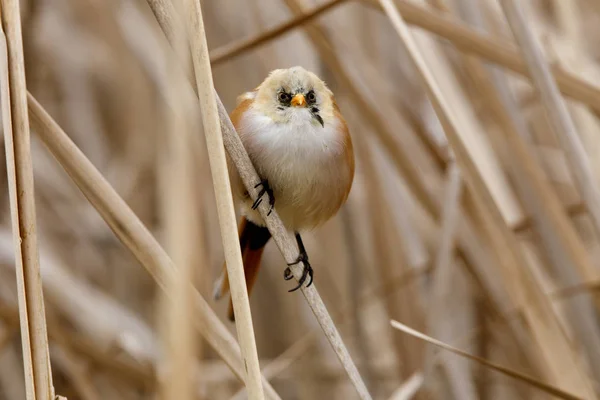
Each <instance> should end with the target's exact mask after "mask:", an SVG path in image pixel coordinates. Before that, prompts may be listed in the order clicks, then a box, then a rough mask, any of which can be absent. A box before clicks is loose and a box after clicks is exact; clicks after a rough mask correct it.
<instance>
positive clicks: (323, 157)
mask: <svg viewBox="0 0 600 400" xmlns="http://www.w3.org/2000/svg"><path fill="white" fill-rule="evenodd" d="M339 128H340V127H339V126H338V125H337V120H335V119H333V121H332V122H329V123H325V126H324V127H323V126H321V125H320V124H319V123H318V122H317V121H316V120H315V119H314V118H313V117H312V116H311V115H310V113H309V111H308V110H305V109H303V110H297V111H296V112H295V113H293V115H292V116H291V119H290V121H289V122H286V123H277V122H274V121H273V120H272V119H271V118H269V117H267V116H265V115H262V114H261V113H259V112H257V111H254V110H248V112H246V113H245V114H244V117H243V118H242V120H241V121H240V124H239V127H238V132H239V134H240V137H241V139H242V142H243V143H244V146H245V147H246V150H247V151H248V154H249V155H250V158H251V159H252V162H253V164H254V166H255V167H256V169H257V172H258V173H259V174H260V175H261V177H262V178H266V179H268V180H269V184H270V185H271V187H272V188H273V192H274V196H275V207H276V209H277V212H278V213H279V216H280V217H281V219H282V220H283V223H284V225H286V227H287V228H288V229H290V230H299V229H303V228H312V227H315V226H317V225H319V224H320V223H322V222H324V221H326V220H327V219H329V218H330V217H331V216H332V215H333V214H335V212H336V211H337V208H338V207H339V205H340V203H341V201H342V199H343V197H344V196H345V195H346V192H347V189H348V185H349V184H350V183H351V179H352V177H351V176H350V175H351V174H350V170H349V166H348V165H347V162H346V158H345V154H344V151H345V149H344V137H343V135H341V134H340V132H339V130H338V129H339ZM250 204H251V201H249V200H247V201H245V202H244V207H243V212H244V214H246V216H247V217H248V218H249V219H250V220H252V221H254V222H256V223H262V219H260V216H258V213H256V212H253V211H252V210H251V209H250V207H249V205H250Z"/></svg>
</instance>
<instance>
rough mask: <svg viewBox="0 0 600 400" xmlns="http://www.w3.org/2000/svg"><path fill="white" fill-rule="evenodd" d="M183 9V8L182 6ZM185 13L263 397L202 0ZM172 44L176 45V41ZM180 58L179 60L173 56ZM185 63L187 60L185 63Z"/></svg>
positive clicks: (247, 345)
mask: <svg viewBox="0 0 600 400" xmlns="http://www.w3.org/2000/svg"><path fill="white" fill-rule="evenodd" d="M182 11H184V10H183V9H182ZM185 13H186V14H187V17H188V18H187V19H186V23H185V25H186V27H187V34H188V38H189V41H190V50H191V54H192V61H193V65H194V72H195V76H196V87H197V94H198V97H199V99H200V110H201V111H202V124H203V126H204V137H205V138H206V146H207V150H208V159H209V162H210V171H211V175H212V180H213V188H214V191H215V198H216V203H217V213H218V216H219V225H220V228H221V240H222V242H223V250H224V252H225V262H226V265H227V278H228V281H229V290H230V293H231V300H232V302H233V309H234V312H235V327H236V330H237V335H238V341H239V343H240V348H241V350H242V358H243V360H244V366H245V369H246V379H245V382H246V390H247V391H248V397H249V398H250V399H251V400H260V399H263V398H264V393H263V389H262V384H261V374H260V365H259V363H258V353H257V350H256V341H255V338H254V327H253V325H252V314H251V312H250V301H249V299H248V290H247V288H246V279H245V277H244V265H243V263H242V251H241V249H240V243H239V237H238V228H237V221H236V215H235V209H234V205H233V194H232V192H231V184H230V182H229V172H228V170H227V158H226V155H225V148H224V147H223V137H222V136H221V127H220V120H219V113H218V109H217V103H216V101H215V96H216V92H215V90H214V87H213V79H212V71H211V68H210V60H209V58H208V44H207V43H206V34H205V32H204V21H203V17H202V7H201V5H200V0H188V1H187V3H186V8H185ZM173 46H174V47H175V48H176V47H177V43H174V44H173ZM174 62H177V60H174ZM184 65H185V64H184Z"/></svg>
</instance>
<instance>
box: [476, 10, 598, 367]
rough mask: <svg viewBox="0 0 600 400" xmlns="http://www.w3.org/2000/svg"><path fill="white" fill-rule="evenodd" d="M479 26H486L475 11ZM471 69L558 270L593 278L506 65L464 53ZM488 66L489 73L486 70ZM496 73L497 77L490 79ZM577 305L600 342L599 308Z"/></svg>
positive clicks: (587, 331)
mask: <svg viewBox="0 0 600 400" xmlns="http://www.w3.org/2000/svg"><path fill="white" fill-rule="evenodd" d="M472 3H473V4H471V7H470V9H471V10H472V11H476V10H477V6H478V5H477V2H476V1H472ZM473 18H474V19H477V20H475V21H473V22H474V23H476V24H477V26H478V27H480V28H482V29H483V27H484V26H485V25H484V23H483V21H479V19H480V18H479V17H478V16H477V15H475V14H474V15H473ZM464 61H465V67H466V70H467V71H468V73H469V75H470V76H471V77H472V78H473V80H474V81H475V82H476V85H477V88H478V90H479V92H480V94H481V95H482V98H483V99H485V104H486V105H487V106H489V108H490V110H491V112H492V115H493V116H494V117H495V118H496V120H497V122H498V125H499V126H500V127H501V129H502V134H503V139H504V140H505V143H506V145H507V147H508V151H507V153H509V154H510V155H511V159H510V161H509V162H508V170H509V172H510V173H511V176H512V177H513V179H514V182H515V183H516V188H517V191H518V192H519V194H520V197H521V198H522V199H523V203H524V205H525V207H526V209H527V211H528V212H529V214H530V215H531V219H532V221H533V222H534V225H535V227H536V232H537V233H538V234H539V235H540V238H541V239H542V240H541V241H542V244H543V246H544V247H545V250H546V254H547V255H548V258H549V259H550V261H551V262H552V263H553V266H554V271H556V274H557V276H558V277H559V278H560V279H561V280H562V282H563V284H566V285H572V284H573V282H576V281H579V280H580V279H583V280H584V281H588V280H589V281H592V280H594V279H596V278H597V277H598V273H597V271H596V268H595V266H594V265H593V263H592V261H591V259H590V257H589V256H588V254H587V251H586V248H585V246H584V244H583V242H582V241H581V238H580V237H579V235H578V233H577V231H576V230H575V228H574V226H573V224H572V223H571V221H570V219H569V217H568V215H567V213H566V211H565V209H564V208H563V205H562V203H561V201H560V199H559V198H558V196H557V194H556V192H555V191H554V189H553V188H552V187H551V184H550V182H548V180H547V179H546V177H545V174H544V171H543V170H542V168H541V167H540V165H539V164H538V163H537V162H536V156H535V153H534V151H533V149H531V146H530V145H529V144H528V143H527V141H526V138H527V137H528V135H529V132H528V129H527V125H526V122H525V121H524V120H523V118H522V116H521V114H520V113H519V110H518V106H517V104H516V103H515V101H514V100H513V99H512V96H511V94H510V90H509V88H508V82H507V81H506V77H505V76H504V75H503V73H502V72H501V71H498V70H496V69H493V68H487V69H486V68H485V67H484V65H483V64H482V63H481V62H480V60H477V59H474V58H472V57H466V58H465V59H464ZM486 72H487V73H486ZM490 78H491V79H490ZM593 299H594V301H595V303H596V308H597V309H600V296H598V295H594V296H593ZM575 301H576V302H577V305H574V307H575V308H576V309H577V310H578V313H576V314H573V315H572V317H573V319H574V322H575V325H577V328H578V331H579V332H578V335H579V336H580V337H581V338H582V339H583V343H586V344H587V347H589V348H596V347H598V346H599V345H600V344H599V342H598V340H599V339H598V336H597V334H596V333H598V330H597V327H596V326H595V323H594V322H593V320H594V319H595V316H594V314H595V313H594V310H593V308H591V307H590V303H589V302H588V301H587V299H585V298H579V299H575ZM590 361H591V362H592V364H593V365H597V357H593V356H591V355H590Z"/></svg>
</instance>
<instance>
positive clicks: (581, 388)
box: [380, 0, 596, 399]
mask: <svg viewBox="0 0 600 400" xmlns="http://www.w3.org/2000/svg"><path fill="white" fill-rule="evenodd" d="M380 3H381V5H382V6H383V8H384V10H385V12H386V14H387V15H388V17H389V18H390V21H391V23H392V25H393V27H394V29H395V30H396V32H397V33H398V36H399V37H400V39H401V41H402V43H403V44H404V46H405V47H406V49H407V51H408V53H409V55H410V57H411V59H412V61H413V63H414V65H415V67H416V68H417V70H418V71H419V73H420V75H421V78H422V80H423V82H424V83H425V85H426V89H427V92H428V94H429V97H430V100H431V101H432V104H433V106H434V109H435V111H436V113H437V114H438V117H439V119H440V122H441V123H442V126H443V127H444V130H445V132H446V136H447V138H448V142H449V143H450V145H451V147H452V149H453V150H454V153H455V155H456V159H457V161H458V162H459V164H460V165H461V169H462V171H463V172H464V174H465V177H466V180H467V182H468V183H469V186H470V189H471V190H473V192H474V194H475V195H476V196H479V199H480V200H481V201H480V204H481V205H482V206H483V207H484V210H485V217H486V218H489V219H490V221H491V222H493V224H492V225H493V226H491V227H489V228H490V229H494V230H496V231H497V233H498V235H497V242H496V243H497V245H498V246H499V248H500V249H501V251H505V252H506V254H505V257H508V258H507V260H511V262H510V263H505V268H504V269H503V270H502V271H503V272H505V273H509V271H512V272H513V273H516V274H514V277H517V276H519V277H520V280H521V283H520V284H519V283H517V282H519V280H517V281H515V283H516V284H517V285H518V286H516V287H515V288H514V289H513V290H516V289H518V288H519V286H520V287H521V290H522V292H521V295H522V296H527V302H528V304H527V306H526V307H525V309H524V311H525V318H526V320H527V322H528V323H529V327H530V329H531V331H532V333H533V335H534V337H535V340H536V344H537V346H538V350H539V351H540V354H542V355H543V356H544V360H545V363H546V364H545V366H546V367H547V368H546V373H547V374H548V375H547V377H548V378H549V379H551V380H552V381H553V382H557V383H558V384H559V385H560V386H561V387H564V388H565V389H567V390H570V391H573V392H574V393H578V394H582V395H584V396H585V397H587V398H589V399H594V398H596V397H595V393H594V390H593V386H592V384H591V382H590V381H589V378H588V377H587V375H586V373H585V372H584V370H583V369H582V366H581V365H580V363H579V360H578V358H577V357H576V355H575V354H574V352H573V351H572V349H571V347H570V344H569V342H568V339H567V337H566V336H565V333H564V331H563V330H562V327H561V326H560V322H559V321H558V320H557V319H556V315H555V314H554V313H553V311H552V308H551V305H550V304H549V301H548V298H547V297H546V296H545V294H544V293H543V292H542V290H541V289H540V287H539V286H538V283H537V282H536V280H535V277H534V276H533V275H532V272H531V271H530V270H529V269H528V268H527V267H526V266H527V265H528V264H527V261H526V259H525V257H524V255H523V254H522V253H521V249H520V247H519V244H518V243H517V242H516V239H515V238H514V235H513V233H512V232H510V231H509V229H508V227H507V226H506V224H505V222H504V221H503V219H502V215H501V214H500V212H499V210H498V208H497V207H496V206H495V204H494V200H493V198H492V197H491V195H490V193H489V192H488V191H487V189H486V187H485V185H484V183H483V182H482V179H481V176H480V175H478V173H477V170H476V169H475V166H474V165H473V161H472V160H471V159H470V157H469V154H468V152H467V150H466V148H465V145H464V143H463V142H462V140H461V137H460V135H459V134H458V129H459V126H458V123H457V121H456V119H455V117H454V115H453V113H452V111H451V109H450V106H449V104H448V103H447V102H446V99H445V96H444V95H443V93H442V92H441V91H440V89H439V87H438V85H437V84H436V82H435V79H434V77H433V75H432V74H431V72H430V70H429V68H428V67H427V65H426V64H425V61H424V60H423V58H422V56H421V54H420V51H419V50H418V48H417V46H416V43H415V41H414V39H413V38H412V35H411V33H410V31H409V28H408V26H407V25H406V23H405V22H404V20H403V19H402V17H401V15H400V13H399V12H398V10H397V9H396V7H395V6H394V4H393V3H392V1H391V0H380ZM510 264H512V265H510ZM517 266H521V267H522V268H521V269H520V270H519V271H515V268H516V267H517ZM507 279H511V277H508V276H507ZM512 279H514V278H512ZM509 282H510V280H507V285H506V286H507V287H510V285H508V283H509ZM565 371H568V373H566V372H565Z"/></svg>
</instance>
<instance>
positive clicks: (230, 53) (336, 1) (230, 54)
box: [150, 0, 348, 65]
mask: <svg viewBox="0 0 600 400" xmlns="http://www.w3.org/2000/svg"><path fill="white" fill-rule="evenodd" d="M150 1H152V0H150ZM347 1H348V0H329V1H327V2H325V3H323V4H321V5H320V6H318V7H315V8H314V9H312V10H311V11H308V12H306V13H303V14H302V15H299V16H297V17H295V18H292V19H290V20H289V21H288V22H284V23H283V24H280V25H278V26H276V27H275V28H272V29H269V30H267V31H265V32H263V33H261V34H258V35H256V36H252V37H249V38H247V39H241V40H238V41H235V42H232V43H229V44H227V45H225V46H221V47H219V48H217V49H215V50H213V51H211V52H210V62H211V64H213V65H217V64H219V63H223V62H225V61H227V60H230V59H232V58H234V57H236V56H237V55H239V54H241V53H245V52H247V51H250V50H252V49H254V48H256V47H258V46H260V45H261V44H263V43H266V42H269V41H270V40H272V39H275V38H277V37H279V36H281V35H283V34H285V33H287V32H290V31H291V30H292V29H294V28H297V27H298V26H300V25H303V24H306V23H308V22H310V21H312V20H313V19H315V18H316V17H318V16H319V15H321V14H323V13H325V12H327V11H329V10H332V9H333V8H334V7H336V6H339V5H340V4H343V3H346V2H347Z"/></svg>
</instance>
